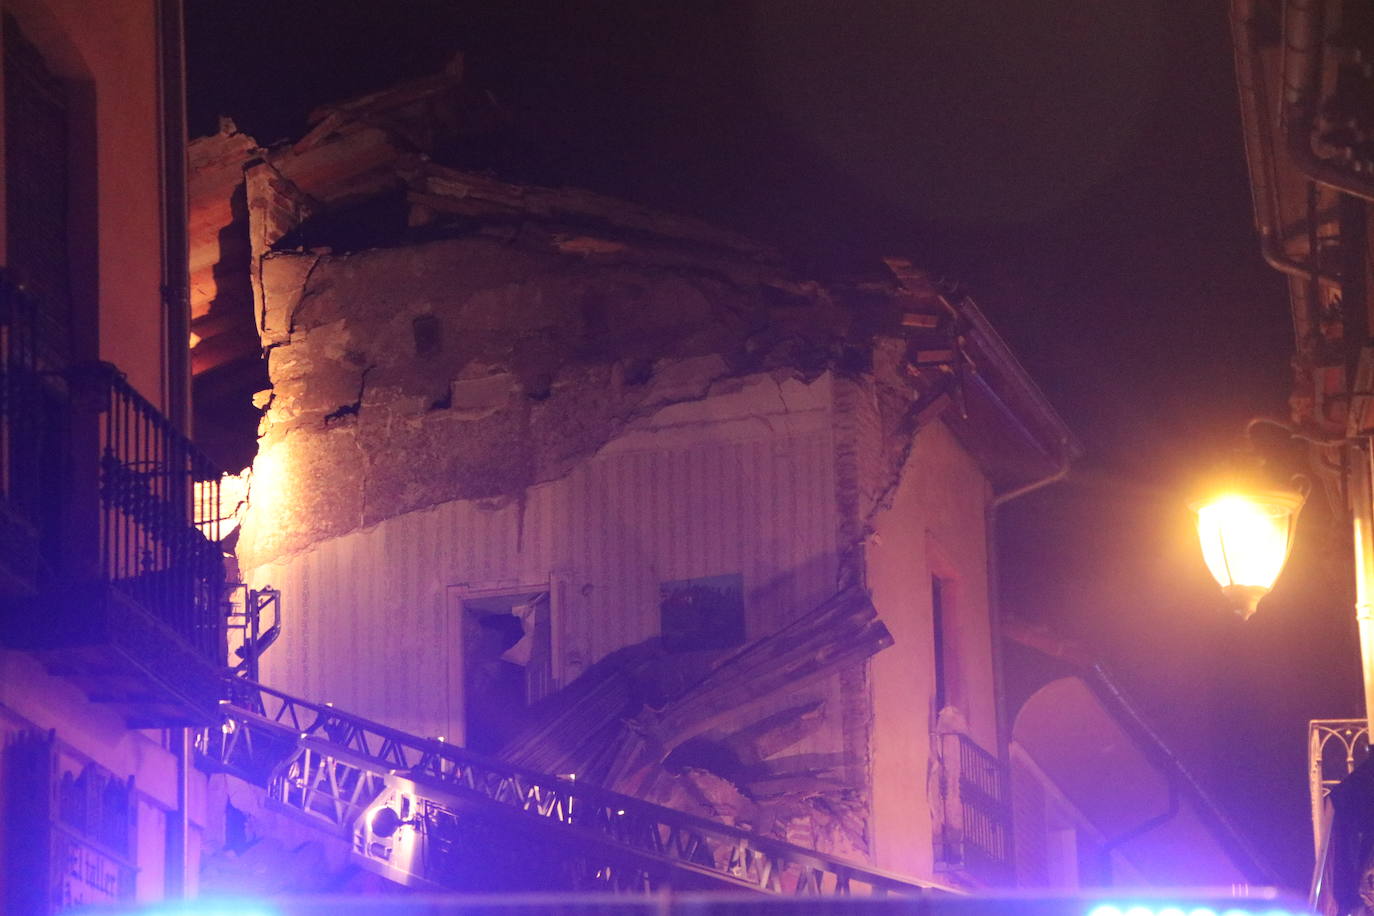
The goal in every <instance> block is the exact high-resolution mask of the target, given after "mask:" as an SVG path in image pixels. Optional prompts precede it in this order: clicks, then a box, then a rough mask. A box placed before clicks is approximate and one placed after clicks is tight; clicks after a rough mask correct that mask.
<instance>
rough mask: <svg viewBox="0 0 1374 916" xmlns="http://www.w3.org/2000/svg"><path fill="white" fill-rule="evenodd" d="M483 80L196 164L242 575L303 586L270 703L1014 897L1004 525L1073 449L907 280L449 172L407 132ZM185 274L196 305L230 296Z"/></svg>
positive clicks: (1019, 378)
mask: <svg viewBox="0 0 1374 916" xmlns="http://www.w3.org/2000/svg"><path fill="white" fill-rule="evenodd" d="M456 83H457V77H456V76H454V75H448V76H447V77H440V78H436V79H435V80H432V81H429V82H427V83H423V84H417V85H410V86H403V87H399V88H397V89H395V90H391V91H389V92H387V93H382V94H378V95H375V96H372V97H369V98H367V99H365V100H362V101H361V102H359V103H352V104H350V105H346V106H340V107H334V108H328V109H324V110H322V111H320V112H317V114H316V116H315V119H314V120H315V125H314V126H313V128H312V129H311V130H310V132H309V133H308V134H307V135H306V136H305V137H303V138H302V139H300V140H299V141H296V142H295V143H292V144H284V145H282V146H279V147H275V148H272V149H266V150H263V149H257V148H256V147H255V145H254V144H253V143H252V141H251V140H250V139H249V138H246V137H245V136H244V135H242V134H241V133H238V132H237V131H235V130H234V129H233V127H232V125H225V128H224V130H222V131H221V133H220V134H219V135H218V136H216V137H211V138H206V139H203V140H199V141H197V142H196V143H195V144H193V147H192V156H193V162H197V163H201V164H202V165H201V167H200V168H199V169H198V170H197V177H196V179H195V181H198V182H201V183H202V186H203V187H210V188H213V189H214V192H213V194H211V195H207V196H206V197H205V198H204V199H203V205H202V198H199V197H197V198H195V203H194V204H193V206H194V207H195V209H193V219H195V214H199V213H202V212H206V213H208V212H212V208H217V209H215V210H213V212H217V213H219V214H220V216H221V218H225V217H228V218H229V219H230V221H229V222H226V223H225V224H223V225H220V226H203V227H201V228H202V234H201V235H200V236H199V238H201V239H202V240H203V241H202V242H201V244H204V245H207V247H206V248H203V249H202V248H193V264H201V265H213V264H215V263H218V258H217V257H216V254H217V252H218V251H219V250H221V249H220V248H219V247H218V246H222V245H223V244H224V240H225V239H238V240H239V241H238V242H237V244H238V245H239V246H240V250H241V249H242V248H243V247H245V245H244V241H243V240H247V244H246V247H247V248H248V249H249V251H248V256H249V260H248V264H247V272H246V275H247V280H248V283H247V284H244V285H240V286H239V287H237V289H238V293H237V295H238V297H239V298H240V300H241V298H242V297H243V296H244V286H245V285H246V286H251V295H252V305H251V311H249V310H248V309H247V308H244V306H245V305H246V303H244V302H242V301H238V302H234V303H232V307H233V308H235V309H237V310H239V314H241V315H252V316H253V321H254V324H255V327H256V329H257V332H258V334H259V337H260V341H261V346H262V349H263V350H264V351H265V353H266V360H267V370H268V375H269V377H270V387H269V388H266V389H264V390H263V391H261V392H259V393H258V394H257V395H256V399H257V403H258V404H259V406H260V407H261V408H262V410H263V413H262V418H261V426H260V430H259V431H260V437H259V439H258V449H257V454H256V457H255V459H254V461H253V464H252V467H251V470H250V471H249V472H248V478H249V481H250V482H249V484H248V497H247V503H246V510H245V511H244V513H243V518H242V525H241V528H240V533H239V535H238V539H237V545H236V549H235V552H236V556H237V562H238V565H239V568H240V570H241V572H242V574H243V577H244V580H245V581H246V582H248V583H249V584H250V585H251V586H253V587H257V588H263V587H267V586H269V585H270V586H271V587H272V588H274V589H279V590H280V591H281V593H282V594H283V595H284V596H286V597H285V599H284V602H285V603H284V607H285V608H286V610H285V611H284V614H285V615H286V617H285V623H284V625H283V627H282V629H281V630H280V633H281V635H280V639H279V640H277V642H276V643H275V645H274V646H273V647H272V649H271V651H270V652H266V653H265V654H264V655H263V657H262V660H261V663H260V664H261V677H262V679H263V680H264V681H265V682H267V683H271V684H273V685H274V686H276V687H278V688H280V689H283V690H286V691H288V692H290V693H294V694H298V695H301V696H307V697H318V698H328V699H329V700H330V701H331V702H334V703H336V704H337V705H338V706H340V707H342V708H347V709H350V710H355V711H357V712H360V713H362V714H364V715H367V716H369V717H370V718H373V719H376V720H378V721H383V722H387V723H389V724H391V725H394V726H396V727H398V728H403V729H405V730H407V731H409V732H414V733H417V734H421V735H431V736H444V737H445V738H446V739H447V740H449V741H452V742H456V743H461V744H465V745H467V746H469V747H471V748H475V749H477V750H480V751H484V752H487V753H493V754H497V755H501V756H504V757H506V758H507V759H509V760H511V761H513V762H517V763H520V764H523V765H527V766H530V767H532V768H534V769H538V770H540V771H543V772H549V773H562V774H575V775H576V777H577V778H578V779H587V780H592V781H594V782H596V783H597V784H599V785H602V786H605V787H606V788H610V789H613V790H615V791H618V792H622V793H625V794H629V795H633V796H636V797H640V798H643V799H646V800H649V801H653V802H656V803H660V804H666V805H669V806H672V807H676V808H681V809H683V810H686V811H690V812H692V813H697V814H702V815H705V816H708V817H713V818H717V819H721V820H724V821H726V822H728V823H732V824H737V825H741V826H747V827H748V828H749V829H752V830H758V831H761V832H764V833H767V834H770V835H773V836H776V837H779V838H785V839H787V840H789V841H791V842H794V843H799V844H800V845H803V846H806V847H808V848H813V849H817V850H821V851H824V852H827V853H833V854H837V855H841V856H844V857H848V858H853V859H855V860H858V861H871V862H874V863H875V864H877V865H878V866H879V867H880V868H883V869H887V870H890V871H893V872H895V873H899V874H903V875H909V876H919V877H923V878H926V879H929V880H936V879H937V876H938V878H939V880H942V881H946V882H953V883H962V884H986V883H996V882H1002V881H1005V880H1007V878H1008V876H1009V874H1010V872H1009V870H1008V869H1009V868H1010V863H1011V859H1010V854H1009V852H1010V838H1009V834H1008V826H1009V822H1008V819H1007V817H1006V807H1007V806H1006V786H1005V781H1004V777H1003V772H1004V767H1003V764H1002V761H1001V759H1000V758H999V748H1000V747H1001V746H1002V743H1003V742H1002V741H1001V739H1000V737H999V736H1000V730H999V723H998V717H999V711H998V706H997V699H996V692H995V683H996V678H995V675H994V670H995V660H994V643H995V634H994V632H993V629H992V627H993V619H994V618H993V615H992V613H991V606H990V605H991V600H992V599H991V595H990V592H989V578H988V569H989V550H990V547H989V527H988V520H989V517H990V514H991V512H992V510H993V508H994V506H995V505H996V503H997V502H998V500H999V495H1000V496H1005V495H1006V494H1010V493H1013V492H1015V491H1016V490H1018V488H1022V487H1026V486H1028V485H1030V486H1033V485H1035V484H1036V483H1038V482H1041V481H1045V480H1048V479H1052V478H1053V477H1055V476H1057V475H1059V474H1061V473H1062V471H1063V469H1064V468H1065V467H1066V465H1067V463H1068V462H1069V461H1070V460H1071V459H1072V457H1073V455H1074V453H1075V449H1076V446H1075V445H1074V443H1073V440H1072V437H1071V436H1070V434H1069V433H1068V432H1067V430H1066V429H1065V428H1064V426H1063V424H1062V422H1061V421H1060V420H1059V419H1058V417H1057V416H1056V415H1055V414H1054V412H1053V411H1052V410H1051V409H1050V408H1049V406H1048V405H1047V404H1046V403H1045V401H1044V400H1043V398H1042V397H1041V396H1040V394H1039V392H1038V390H1037V389H1036V388H1035V386H1034V385H1033V384H1032V383H1031V382H1030V380H1029V379H1028V378H1027V377H1026V375H1025V374H1024V372H1023V371H1022V370H1021V368H1020V367H1019V365H1018V364H1017V363H1016V361H1015V360H1014V358H1013V357H1012V356H1011V354H1010V353H1009V351H1008V350H1007V349H1006V348H1005V346H1004V345H1003V344H1002V342H1001V341H1000V340H999V339H998V337H997V336H996V334H995V333H994V332H993V331H992V329H991V328H990V327H989V325H988V324H987V322H986V321H985V320H984V319H983V317H982V315H981V314H980V313H979V312H978V310H977V308H976V306H974V305H973V303H972V302H971V301H969V300H968V299H967V298H962V297H958V296H956V295H954V294H953V293H952V292H951V291H950V290H947V289H942V288H940V287H939V286H937V284H935V283H933V282H931V280H930V279H929V278H927V277H925V276H924V275H922V274H921V273H920V272H919V271H917V270H915V269H913V268H912V267H910V265H908V264H906V263H905V262H901V261H895V260H894V261H890V262H889V263H888V264H887V265H886V266H883V265H879V267H880V272H877V273H875V274H874V275H873V276H871V277H866V278H860V279H855V280H837V281H832V282H825V283H822V282H819V281H816V280H812V279H808V278H805V277H801V276H799V275H798V274H797V273H795V272H794V271H792V270H790V269H789V268H788V266H787V265H786V264H785V262H784V259H783V258H782V257H781V256H780V255H779V254H777V253H776V252H774V251H771V250H769V249H768V248H766V247H764V246H761V245H758V244H756V243H754V242H751V241H749V240H747V239H743V238H740V237H737V236H734V235H731V234H729V233H727V232H723V231H721V230H717V229H714V228H712V227H709V226H706V225H703V224H700V223H698V222H695V221H693V220H689V219H684V218H679V217H672V216H668V215H665V214H660V213H655V212H651V211H648V210H645V209H643V208H640V207H636V206H633V205H629V204H626V203H623V202H620V201H615V200H611V199H608V198H605V197H601V196H599V195H595V194H591V193H588V192H583V191H577V190H569V189H550V188H541V187H533V186H527V185H514V184H509V183H505V182H502V181H499V180H497V179H494V178H492V177H490V176H487V175H483V174H476V173H473V172H471V171H462V170H457V169H454V168H451V167H448V166H446V165H443V164H440V163H439V162H438V161H436V159H435V158H434V157H433V156H431V155H429V153H430V152H431V151H432V150H434V149H435V148H437V147H440V146H442V138H438V137H424V138H422V140H421V141H420V142H417V140H416V137H417V134H418V133H419V131H418V129H417V127H416V124H417V122H418V123H422V124H431V125H432V124H441V125H443V124H447V125H450V126H453V127H455V128H456V125H455V120H456V119H454V118H452V117H450V118H447V119H440V118H435V117H434V106H436V105H439V104H442V100H443V99H444V98H445V97H446V95H447V94H451V93H452V92H454V91H455V89H456ZM226 174H229V175H240V176H241V184H239V185H235V184H233V182H228V183H226V182H225V181H224V180H223V179H224V176H225V175H226ZM194 188H195V185H193V194H194ZM226 191H227V192H228V193H227V194H226ZM233 194H242V195H243V197H242V199H243V205H242V206H241V207H240V208H239V209H238V213H237V215H235V213H234V210H233V208H231V207H229V206H228V205H227V204H226V201H227V200H228V199H229V198H230V197H231V196H232V195H233ZM202 207H203V208H202ZM212 230H213V231H212ZM198 253H199V254H198ZM209 275H211V276H221V277H222V276H223V275H224V274H223V271H221V272H220V273H219V274H214V272H213V270H212V271H211V272H210V274H209ZM193 286H194V292H193V297H199V298H200V300H202V301H204V302H205V303H206V304H205V306H204V307H203V310H204V313H205V314H206V315H210V314H212V313H215V312H217V311H220V312H222V311H225V310H227V308H228V307H230V305H231V303H230V302H226V300H227V299H233V298H234V297H233V288H232V287H231V288H230V292H229V293H227V294H221V293H220V291H219V289H218V287H216V288H214V289H213V290H211V289H210V288H207V287H203V286H202V285H201V284H194V285H193ZM207 344H210V345H214V341H213V339H212V338H209V335H207V339H206V340H202V342H201V343H200V344H199V346H202V347H203V346H206V345H207ZM194 352H196V351H194V350H193V353H194ZM880 621H881V622H880ZM894 641H895V643H896V648H893V649H890V650H888V651H885V652H879V651H878V650H880V649H882V648H883V647H885V646H887V645H889V644H891V643H893V642H894ZM746 647H748V648H746ZM874 653H878V654H876V655H874ZM870 656H872V658H871V661H870ZM364 672H371V673H370V674H364ZM961 780H963V781H964V782H965V783H967V785H968V789H967V790H966V791H964V792H963V793H962V794H961V793H960V792H959V790H958V784H959V783H960V781H961Z"/></svg>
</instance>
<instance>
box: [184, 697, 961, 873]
mask: <svg viewBox="0 0 1374 916" xmlns="http://www.w3.org/2000/svg"><path fill="white" fill-rule="evenodd" d="M226 682H227V684H226V685H227V690H228V693H227V697H228V698H227V699H224V700H221V701H220V702H221V711H222V713H223V721H222V724H221V725H220V727H219V728H217V729H216V728H212V729H209V730H207V731H205V732H204V733H202V735H201V739H200V741H199V750H200V751H201V753H202V754H203V755H204V758H205V762H206V763H208V764H210V765H211V766H212V767H216V768H219V769H221V770H223V771H225V772H228V773H231V774H233V775H236V776H238V777H240V778H243V779H245V780H247V781H249V782H252V783H255V784H257V785H260V786H263V787H265V788H266V790H267V793H268V797H269V798H270V799H271V800H272V801H273V802H274V803H276V804H277V805H280V806H283V807H285V808H287V809H290V810H292V811H294V812H296V813H298V814H299V815H301V816H303V817H305V818H308V819H309V820H310V821H312V822H314V823H315V824H316V825H317V826H320V827H323V828H325V829H330V830H333V831H336V832H338V833H339V834H341V835H342V836H344V837H345V838H347V839H348V840H349V842H350V844H351V847H352V850H353V853H354V854H355V856H356V857H357V859H358V861H359V862H360V864H362V865H363V866H364V867H366V868H368V869H370V870H372V871H375V872H377V873H379V874H381V875H383V876H384V877H387V878H389V879H391V880H393V881H396V882H398V883H401V884H404V885H408V886H412V887H420V888H429V889H454V890H535V889H538V890H601V891H607V890H611V891H625V892H646V891H655V890H661V889H673V890H733V891H736V892H739V891H754V892H761V893H767V894H784V895H786V894H791V895H801V896H808V895H811V896H815V895H830V894H835V895H853V896H878V897H882V896H887V895H890V894H891V895H920V894H926V893H930V892H932V891H933V890H937V888H934V887H931V886H924V885H919V884H915V883H912V882H911V881H909V880H906V879H903V878H900V877H897V876H895V875H890V874H887V873H884V872H880V871H875V870H873V869H869V868H864V867H861V866H859V865H855V864H853V863H851V862H847V861H845V860H843V859H838V858H834V857H832V856H828V855H825V854H823V853H818V852H815V851H813V850H809V849H805V848H803V847H800V846H794V845H791V844H789V843H784V842H781V841H779V840H774V839H771V838H769V837H764V836H759V835H757V834H754V833H750V832H749V831H746V830H741V829H738V828H735V827H730V826H728V825H725V824H719V823H715V822H713V821H709V820H706V819H703V818H699V817H694V816H692V815H688V814H684V813H682V812H680V811H676V810H673V809H671V808H665V807H661V806H659V805H653V804H649V803H646V802H643V801H640V800H639V799H636V798H632V797H629V796H625V795H619V794H616V793H614V792H609V791H606V790H605V789H601V788H599V787H596V786H591V785H588V784H586V783H578V782H577V781H576V778H575V777H571V776H570V777H566V778H565V777H560V776H551V775H548V774H543V773H536V772H532V771H529V770H524V769H521V768H519V767H516V766H512V765H511V764H508V763H505V762H503V761H501V760H498V759H494V758H490V757H485V756H482V755H479V754H475V753H472V752H470V751H467V750H465V749H463V748H461V747H457V746H455V745H452V744H448V743H445V742H443V741H440V740H437V739H430V738H421V737H419V736H416V735H411V734H407V733H405V732H402V731H398V730H396V729H392V728H388V727H387V726H384V725H380V724H378V723H375V722H371V721H368V720H367V719H363V718H360V717H358V716H354V715H350V714H348V713H345V712H342V711H340V710H338V709H335V708H334V707H333V706H332V705H330V704H328V703H325V704H318V703H311V702H308V701H306V700H301V699H298V698H296V697H292V696H289V695H288V694H285V693H282V692H280V691H277V690H273V689H271V688H269V687H265V686H263V685H260V684H256V683H253V682H251V681H246V680H243V679H239V678H228V679H226Z"/></svg>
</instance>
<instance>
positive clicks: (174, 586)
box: [81, 363, 225, 664]
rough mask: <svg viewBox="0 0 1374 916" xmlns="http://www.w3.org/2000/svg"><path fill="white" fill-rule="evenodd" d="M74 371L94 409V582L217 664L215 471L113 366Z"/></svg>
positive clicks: (220, 658) (220, 654) (219, 583)
mask: <svg viewBox="0 0 1374 916" xmlns="http://www.w3.org/2000/svg"><path fill="white" fill-rule="evenodd" d="M83 375H84V377H83V378H82V379H81V381H82V388H83V389H84V390H85V391H88V392H91V393H93V394H94V397H95V399H96V400H95V401H94V403H93V404H92V406H94V407H96V409H98V410H99V412H100V414H101V416H100V421H99V422H100V510H101V511H100V551H101V568H102V572H103V575H104V579H105V581H106V582H108V583H110V584H111V585H113V586H114V587H115V588H118V589H119V590H120V591H122V592H124V593H125V594H126V595H128V596H129V597H130V598H132V599H134V600H135V601H137V602H138V603H139V604H140V605H141V606H142V607H143V608H144V609H146V610H148V611H149V612H151V613H152V614H153V616H154V617H156V618H157V619H158V620H160V621H161V622H162V623H164V624H166V625H167V626H168V627H170V628H171V629H172V631H173V632H175V633H176V634H177V635H179V636H180V637H181V638H182V639H183V640H185V641H186V642H187V643H189V644H190V645H191V647H192V648H193V649H195V650H196V651H197V653H199V654H200V655H202V656H203V657H205V658H206V659H207V660H211V661H213V662H215V663H217V664H222V663H223V662H224V652H225V649H224V619H223V604H222V601H223V592H224V559H223V556H222V554H221V551H220V548H219V521H220V504H219V481H220V474H219V471H218V469H217V468H216V467H215V466H214V465H213V464H212V463H211V462H210V460H209V459H208V458H206V457H205V456H204V455H202V454H201V453H200V451H199V450H198V449H197V448H196V447H195V446H194V445H193V444H192V443H191V442H190V441H189V440H187V439H186V438H185V437H184V436H182V435H181V433H180V432H178V431H177V429H176V428H175V427H174V426H172V424H171V422H170V421H168V420H167V418H166V417H164V416H163V415H162V414H161V413H160V412H159V411H158V409H157V408H156V407H154V406H153V405H152V404H150V403H149V402H148V401H147V400H146V399H145V398H144V397H143V396H142V395H141V394H139V393H138V392H137V391H135V390H134V388H133V386H132V385H130V384H129V383H128V381H127V380H126V379H125V378H124V377H123V375H121V374H119V373H118V372H117V371H116V370H115V369H114V367H113V366H110V365H108V364H103V363H102V364H98V365H97V366H95V367H92V368H91V369H88V370H84V372H83Z"/></svg>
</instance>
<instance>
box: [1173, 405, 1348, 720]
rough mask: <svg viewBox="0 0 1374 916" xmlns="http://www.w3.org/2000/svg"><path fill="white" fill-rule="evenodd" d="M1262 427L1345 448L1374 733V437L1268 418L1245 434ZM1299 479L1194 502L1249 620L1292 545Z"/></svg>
mask: <svg viewBox="0 0 1374 916" xmlns="http://www.w3.org/2000/svg"><path fill="white" fill-rule="evenodd" d="M1257 426H1274V427H1278V428H1279V429H1281V430H1283V431H1284V432H1286V433H1287V435H1288V436H1289V438H1292V439H1301V440H1304V441H1306V442H1308V443H1310V444H1312V445H1315V446H1319V447H1321V448H1324V449H1340V450H1341V452H1342V456H1341V457H1342V461H1341V466H1342V467H1343V468H1344V486H1343V488H1342V489H1343V490H1344V495H1345V498H1346V505H1347V508H1348V510H1349V513H1350V515H1349V519H1350V527H1351V544H1352V546H1353V547H1354V554H1355V556H1354V560H1355V564H1354V565H1355V622H1356V625H1357V626H1358V628H1359V635H1360V668H1361V670H1362V674H1363V680H1364V699H1365V718H1366V720H1367V721H1369V723H1370V733H1371V734H1374V439H1371V438H1370V437H1368V436H1357V437H1350V438H1339V439H1337V438H1333V439H1318V438H1315V437H1312V436H1309V435H1307V434H1306V433H1304V432H1302V431H1300V430H1298V429H1295V428H1293V427H1292V426H1289V425H1288V424H1286V423H1281V422H1279V421H1277V420H1269V419H1266V418H1256V419H1254V420H1251V421H1250V423H1249V424H1248V425H1247V426H1246V429H1245V432H1246V436H1247V437H1250V436H1251V435H1252V434H1253V432H1254V429H1255V428H1256V427H1257ZM1294 479H1295V481H1297V482H1299V483H1300V487H1301V488H1300V490H1299V491H1289V490H1266V491H1255V492H1246V491H1245V490H1243V489H1241V490H1231V491H1229V492H1227V493H1225V494H1224V495H1222V496H1219V497H1217V498H1214V499H1211V500H1206V501H1202V502H1198V503H1194V504H1193V506H1192V508H1193V511H1194V512H1196V513H1197V526H1198V539H1199V541H1200V542H1201V544H1202V556H1203V559H1204V560H1206V562H1207V568H1208V569H1210V570H1211V572H1212V576H1213V577H1214V578H1215V579H1216V580H1217V583H1218V584H1220V585H1221V590H1222V592H1223V594H1225V595H1226V597H1227V598H1228V599H1230V600H1231V602H1232V605H1233V606H1234V607H1235V608H1236V611H1237V613H1239V614H1240V615H1241V617H1242V618H1244V619H1247V620H1248V619H1249V618H1250V616H1251V615H1252V614H1254V612H1255V606H1256V605H1258V604H1259V602H1260V599H1262V598H1263V597H1264V596H1265V595H1267V594H1269V590H1270V589H1271V588H1273V587H1274V581H1275V580H1276V579H1278V577H1279V573H1280V572H1281V571H1282V570H1283V564H1284V561H1286V560H1287V559H1288V553H1289V551H1290V550H1291V549H1292V547H1293V531H1294V528H1295V527H1296V525H1297V520H1298V513H1299V512H1300V511H1301V510H1302V506H1303V503H1304V502H1305V500H1306V497H1307V490H1308V487H1307V485H1306V478H1304V477H1301V476H1299V477H1296V478H1294Z"/></svg>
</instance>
